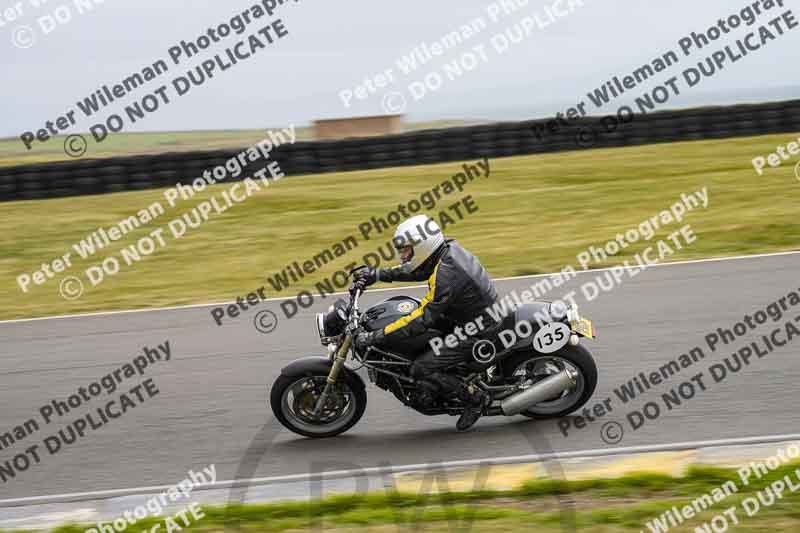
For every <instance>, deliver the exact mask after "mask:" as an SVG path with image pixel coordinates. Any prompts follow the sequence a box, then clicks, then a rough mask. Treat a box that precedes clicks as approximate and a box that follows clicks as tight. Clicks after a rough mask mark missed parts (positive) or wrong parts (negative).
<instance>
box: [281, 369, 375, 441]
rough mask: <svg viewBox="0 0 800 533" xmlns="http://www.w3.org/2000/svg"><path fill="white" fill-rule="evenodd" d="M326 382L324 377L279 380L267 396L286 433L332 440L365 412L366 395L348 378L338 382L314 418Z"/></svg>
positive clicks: (298, 377)
mask: <svg viewBox="0 0 800 533" xmlns="http://www.w3.org/2000/svg"><path fill="white" fill-rule="evenodd" d="M327 379H328V376H327V374H325V375H305V376H284V375H280V376H278V379H276V380H275V383H274V384H273V385H272V391H271V393H270V405H271V407H272V412H273V413H274V414H275V417H276V418H277V419H278V420H279V421H280V423H281V424H283V425H284V426H285V427H286V428H287V429H289V430H291V431H293V432H294V433H297V434H298V435H302V436H304V437H311V438H327V437H335V436H336V435H340V434H342V433H344V432H345V431H347V430H348V429H350V428H351V427H353V426H354V425H355V424H356V423H357V422H358V421H359V420H360V419H361V417H362V416H363V415H364V410H365V409H366V408H367V392H366V390H364V388H363V387H362V386H360V384H359V383H357V382H356V380H355V379H352V378H350V377H349V376H348V375H347V374H344V375H342V376H341V377H340V378H339V381H338V382H337V383H336V385H335V386H334V387H335V388H334V390H333V393H332V394H331V395H330V396H329V397H328V401H327V402H326V404H325V405H324V406H323V409H322V412H321V413H320V416H319V418H315V417H314V416H313V412H314V406H315V405H316V401H317V399H318V398H319V397H320V395H321V394H322V390H323V389H324V388H325V383H326V382H327Z"/></svg>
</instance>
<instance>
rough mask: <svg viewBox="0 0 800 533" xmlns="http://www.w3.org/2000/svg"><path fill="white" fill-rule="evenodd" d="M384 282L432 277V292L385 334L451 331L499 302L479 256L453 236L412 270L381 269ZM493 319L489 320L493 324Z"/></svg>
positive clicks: (403, 334) (379, 274)
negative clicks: (433, 330)
mask: <svg viewBox="0 0 800 533" xmlns="http://www.w3.org/2000/svg"><path fill="white" fill-rule="evenodd" d="M378 279H380V280H381V281H390V282H391V281H423V280H425V279H427V280H428V294H426V295H425V297H424V298H423V299H422V303H421V305H420V306H419V307H418V308H417V309H415V310H414V311H413V312H412V313H410V314H408V315H406V316H404V317H403V318H401V319H399V320H396V321H395V322H392V323H391V324H389V325H388V326H386V327H385V328H384V329H383V334H384V335H386V336H388V335H400V336H404V337H411V336H415V335H419V334H420V333H422V332H424V331H426V330H428V329H432V328H433V329H438V330H441V331H451V330H452V328H454V327H455V326H462V325H464V324H466V323H467V322H469V321H471V320H474V319H475V318H477V317H478V316H481V315H484V316H486V312H485V311H486V308H487V307H491V306H492V305H493V304H494V303H495V302H496V301H497V291H496V290H495V288H494V283H492V280H491V278H490V277H489V274H488V273H487V272H486V270H485V269H484V268H483V266H482V265H481V263H480V261H478V258H477V257H475V256H474V255H472V254H471V253H469V252H468V251H467V250H465V249H464V248H463V247H462V246H461V245H460V244H458V242H456V241H455V240H453V239H449V240H447V241H445V243H444V244H443V245H442V246H441V248H440V249H439V250H437V252H436V253H435V254H434V255H433V256H431V257H430V258H428V260H427V261H425V263H423V264H422V265H420V267H419V268H418V269H417V270H415V271H414V272H412V273H410V274H409V273H406V272H403V271H402V270H401V267H395V268H391V269H381V270H380V271H379V272H378ZM490 322H491V319H489V323H490Z"/></svg>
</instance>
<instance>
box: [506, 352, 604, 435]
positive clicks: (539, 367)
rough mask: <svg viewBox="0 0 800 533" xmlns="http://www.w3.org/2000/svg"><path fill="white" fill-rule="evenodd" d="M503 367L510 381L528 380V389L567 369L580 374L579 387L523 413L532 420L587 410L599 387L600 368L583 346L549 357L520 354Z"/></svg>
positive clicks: (576, 386)
mask: <svg viewBox="0 0 800 533" xmlns="http://www.w3.org/2000/svg"><path fill="white" fill-rule="evenodd" d="M503 368H504V369H506V371H507V374H506V376H507V379H508V380H509V381H518V380H524V383H525V384H526V385H525V387H526V388H527V387H530V386H532V385H533V384H535V383H538V382H539V381H542V380H543V379H545V378H547V377H550V376H552V375H554V374H558V373H559V372H561V371H563V370H565V369H569V370H572V371H573V372H575V373H577V378H576V383H575V387H573V388H572V389H569V390H566V391H564V392H562V393H561V394H559V395H558V396H555V397H553V398H548V399H547V400H545V401H543V402H540V403H537V404H536V405H534V406H533V407H531V408H530V409H526V410H525V411H522V413H520V414H523V415H525V416H527V417H530V418H540V419H541V418H558V417H562V416H565V415H568V414H569V413H572V412H573V411H576V410H578V409H580V408H581V407H583V405H584V404H585V403H586V402H588V401H589V398H591V397H592V394H594V390H595V388H596V387H597V365H595V362H594V359H593V358H592V354H590V353H589V350H587V349H586V348H584V347H583V346H581V345H578V346H571V345H567V346H565V347H564V348H562V349H560V350H559V351H557V352H555V353H552V354H547V355H544V354H539V353H535V352H533V353H520V354H517V355H514V356H512V357H509V358H508V359H506V360H505V361H503Z"/></svg>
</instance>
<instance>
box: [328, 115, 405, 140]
mask: <svg viewBox="0 0 800 533" xmlns="http://www.w3.org/2000/svg"><path fill="white" fill-rule="evenodd" d="M402 131H403V115H376V116H372V117H357V118H356V117H353V118H333V119H326V120H315V121H314V138H315V139H317V140H326V139H346V138H348V137H375V136H379V135H390V134H393V133H400V132H402Z"/></svg>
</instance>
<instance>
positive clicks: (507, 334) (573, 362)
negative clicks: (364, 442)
mask: <svg viewBox="0 0 800 533" xmlns="http://www.w3.org/2000/svg"><path fill="white" fill-rule="evenodd" d="M358 270H359V269H356V270H353V271H352V272H350V274H351V275H353V274H354V273H355V272H357V271H358ZM364 290H365V287H364V285H363V284H362V283H361V282H359V281H356V282H354V283H353V285H352V286H351V287H350V291H349V294H350V300H349V302H348V301H345V300H344V299H339V300H337V301H336V303H335V304H334V305H332V306H331V308H330V309H329V310H328V312H327V313H318V314H317V316H316V321H317V329H318V331H319V336H320V340H321V341H322V344H323V346H327V349H328V356H327V357H306V358H303V359H299V360H297V361H295V362H293V363H291V364H289V365H288V366H286V367H285V368H283V369H282V370H281V375H280V376H279V377H278V378H277V379H276V380H275V383H274V384H273V385H272V391H271V394H270V403H271V405H272V411H273V413H275V416H276V417H277V418H278V420H280V421H281V423H282V424H283V425H284V426H286V427H287V428H288V429H290V430H291V431H293V432H295V433H298V434H300V435H304V436H306V437H317V438H322V437H333V436H335V435H339V434H340V433H344V432H345V431H347V430H348V429H350V428H351V427H353V426H354V425H355V424H356V423H357V422H358V421H359V420H360V419H361V416H362V415H363V414H364V410H365V409H366V407H367V393H366V387H365V384H364V381H363V380H362V379H361V377H360V376H359V374H358V373H357V371H358V370H360V369H362V368H365V369H366V371H367V375H368V376H369V380H370V381H371V382H372V383H374V384H375V385H376V386H378V387H380V388H381V389H384V390H386V391H389V392H391V393H392V394H394V395H395V397H397V399H398V400H400V401H401V402H402V403H403V404H404V405H406V406H408V407H410V408H412V409H414V410H416V411H418V412H420V413H422V414H424V415H439V414H448V415H453V416H456V415H460V414H461V413H462V411H463V409H464V405H463V404H462V403H461V401H460V400H459V399H458V398H456V397H452V398H443V399H440V400H436V403H435V404H431V403H430V401H429V400H430V398H429V395H422V394H418V388H417V382H416V380H415V379H413V378H412V377H411V376H410V374H409V368H410V367H411V364H412V363H413V361H414V358H415V356H418V355H420V354H421V353H422V352H423V351H425V350H426V349H429V347H430V343H431V340H432V339H434V338H435V337H439V336H440V333H439V332H436V331H428V332H426V334H424V335H419V336H416V337H412V338H408V339H402V340H400V341H397V342H394V343H391V345H390V346H381V347H375V346H370V347H369V348H367V349H366V350H365V351H364V352H363V353H362V352H359V351H358V350H356V348H355V346H354V343H353V341H354V339H355V337H356V335H357V334H358V333H359V331H361V330H362V329H363V330H367V331H374V330H377V329H379V328H383V327H385V326H386V325H388V324H390V323H392V322H394V321H395V320H397V319H399V318H401V317H403V316H405V315H408V314H410V313H412V312H414V310H415V309H417V308H418V307H419V306H420V301H419V300H417V299H416V298H412V297H410V296H394V297H392V298H389V299H388V300H385V301H383V302H381V303H378V304H375V305H373V306H372V307H370V308H369V309H367V310H366V311H364V312H362V311H361V310H360V309H359V307H358V300H359V297H360V296H361V295H362V293H363V292H364ZM522 324H524V325H526V326H525V327H523V328H520V325H522ZM526 328H527V329H526ZM579 337H587V338H594V337H595V333H594V328H593V326H592V323H591V321H589V320H587V319H585V318H582V317H580V316H579V315H578V311H577V308H576V307H575V306H572V307H569V308H566V307H565V306H564V308H561V306H557V305H556V304H553V303H550V302H532V303H529V304H523V305H520V306H518V307H517V308H516V309H515V310H513V311H512V312H510V313H508V314H507V316H505V317H504V318H503V319H502V320H501V321H500V323H499V324H497V325H496V326H495V331H494V337H493V338H494V340H489V339H482V340H479V341H478V342H477V343H475V345H474V346H473V357H472V358H471V359H469V360H467V361H464V362H462V363H459V364H457V365H454V366H453V367H452V368H450V369H448V373H451V374H453V375H455V376H459V377H461V378H462V379H463V380H464V381H465V382H466V383H467V384H468V385H469V386H474V387H478V388H481V389H483V390H485V391H486V392H487V393H488V394H489V397H490V398H491V402H490V403H489V404H488V405H487V407H486V410H485V412H484V415H486V416H499V415H502V416H513V415H517V414H521V415H524V416H528V417H530V418H536V419H544V418H557V417H561V416H565V415H567V414H569V413H572V412H573V411H575V410H577V409H579V408H580V407H582V406H583V405H584V404H585V403H586V402H587V401H588V400H589V398H590V397H591V396H592V394H593V393H594V389H595V386H596V385H597V367H596V365H595V362H594V359H593V358H592V355H591V354H590V353H589V351H588V350H587V349H586V348H584V347H583V346H581V345H580V341H579ZM487 343H488V344H487ZM348 355H349V356H350V358H351V361H352V362H353V363H355V365H356V367H355V368H351V367H350V366H348V365H346V364H345V363H346V362H347V359H348ZM421 397H425V398H427V399H428V401H426V402H425V403H422V402H421V401H420V398H421Z"/></svg>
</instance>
